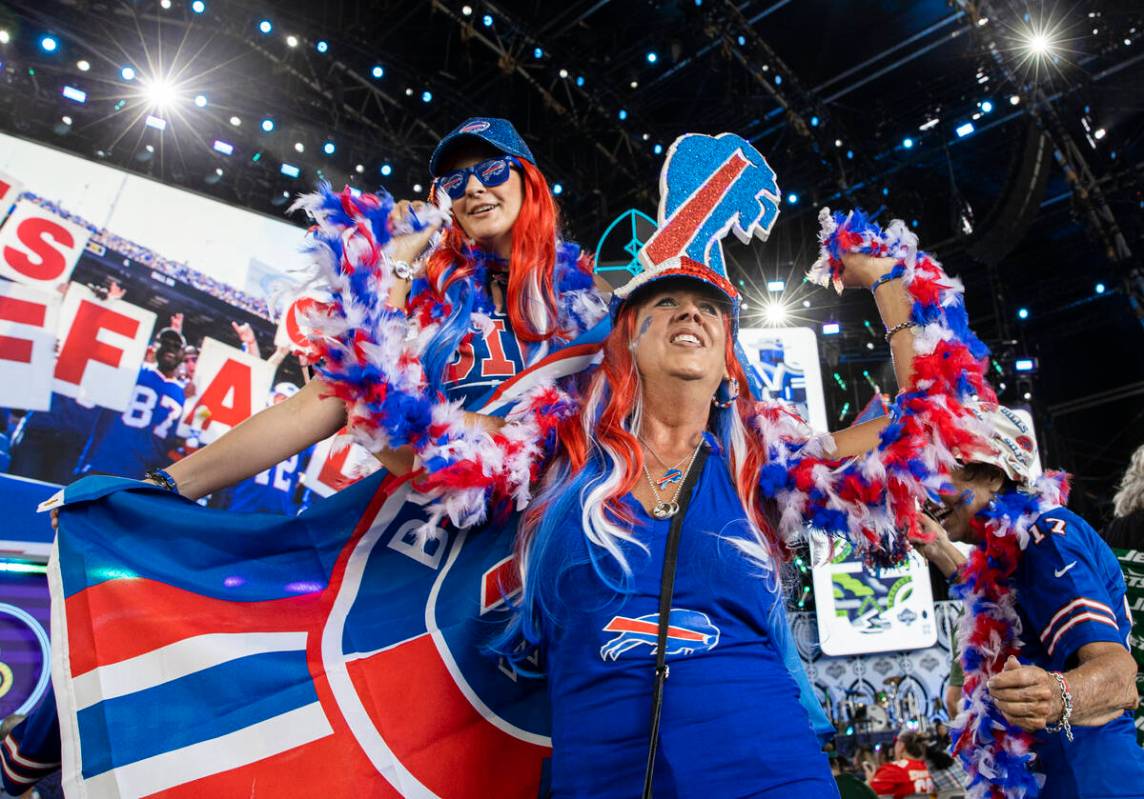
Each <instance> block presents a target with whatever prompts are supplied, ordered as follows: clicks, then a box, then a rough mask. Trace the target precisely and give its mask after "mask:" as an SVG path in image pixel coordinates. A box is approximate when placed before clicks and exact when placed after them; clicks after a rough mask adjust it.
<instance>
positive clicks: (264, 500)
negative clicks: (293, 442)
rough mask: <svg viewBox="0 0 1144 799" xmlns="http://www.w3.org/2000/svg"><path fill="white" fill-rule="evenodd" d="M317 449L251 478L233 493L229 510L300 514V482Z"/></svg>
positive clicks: (306, 451)
mask: <svg viewBox="0 0 1144 799" xmlns="http://www.w3.org/2000/svg"><path fill="white" fill-rule="evenodd" d="M313 452H314V448H313V447H309V448H308V449H306V450H303V451H302V452H299V453H296V454H294V455H291V456H290V457H289V458H287V459H286V460H284V461H282V462H281V463H280V464H278V465H277V466H274V467H273V468H270V469H267V470H266V471H264V472H259V473H258V474H256V475H254V477H248V478H246V479H245V480H243V481H242V482H241V483H239V484H238V485H236V486H235V487H234V488H233V489H232V490H231V495H230V504H229V505H227V509H228V510H233V511H237V512H239V513H281V514H284V515H286V516H294V515H296V514H297V513H298V510H299V508H300V502H299V498H298V481H299V480H301V478H302V475H303V474H305V472H306V464H307V463H309V462H310V456H311V455H312V454H313Z"/></svg>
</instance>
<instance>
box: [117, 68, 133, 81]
mask: <svg viewBox="0 0 1144 799" xmlns="http://www.w3.org/2000/svg"><path fill="white" fill-rule="evenodd" d="M119 77H121V78H123V79H124V80H135V67H132V66H126V67H123V68H122V69H120V70H119Z"/></svg>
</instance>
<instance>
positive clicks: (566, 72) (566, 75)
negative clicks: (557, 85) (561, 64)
mask: <svg viewBox="0 0 1144 799" xmlns="http://www.w3.org/2000/svg"><path fill="white" fill-rule="evenodd" d="M557 74H559V75H560V77H561V78H567V77H568V70H566V69H562V70H560V72H559V73H557Z"/></svg>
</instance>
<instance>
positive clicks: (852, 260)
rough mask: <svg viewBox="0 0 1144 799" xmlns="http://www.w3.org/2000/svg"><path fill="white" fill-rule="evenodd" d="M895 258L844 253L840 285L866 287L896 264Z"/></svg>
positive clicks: (853, 287)
mask: <svg viewBox="0 0 1144 799" xmlns="http://www.w3.org/2000/svg"><path fill="white" fill-rule="evenodd" d="M897 264H898V260H897V259H896V258H875V257H874V256H873V255H863V254H862V253H846V254H844V255H843V256H842V265H843V266H844V267H846V268H845V269H844V270H843V271H842V285H843V286H845V287H846V288H848V289H855V288H857V289H868V288H870V285H871V284H872V283H873V282H874V281H875V280H877V279H878V278H880V277H881V276H882V275H884V274H886V273H887V272H889V271H890V270H891V269H893V268H894V267H895V266H897Z"/></svg>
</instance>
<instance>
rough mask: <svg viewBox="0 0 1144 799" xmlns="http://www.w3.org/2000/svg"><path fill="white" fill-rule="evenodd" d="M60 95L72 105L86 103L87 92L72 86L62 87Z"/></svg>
mask: <svg viewBox="0 0 1144 799" xmlns="http://www.w3.org/2000/svg"><path fill="white" fill-rule="evenodd" d="M60 94H62V95H63V96H64V97H66V98H67V99H69V100H71V101H72V102H73V103H86V102H87V92H85V91H84V90H83V89H77V88H76V87H74V86H64V87H63V89H61V90H60Z"/></svg>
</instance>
